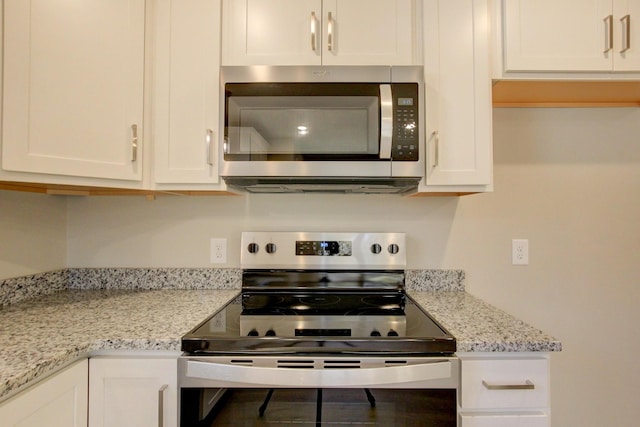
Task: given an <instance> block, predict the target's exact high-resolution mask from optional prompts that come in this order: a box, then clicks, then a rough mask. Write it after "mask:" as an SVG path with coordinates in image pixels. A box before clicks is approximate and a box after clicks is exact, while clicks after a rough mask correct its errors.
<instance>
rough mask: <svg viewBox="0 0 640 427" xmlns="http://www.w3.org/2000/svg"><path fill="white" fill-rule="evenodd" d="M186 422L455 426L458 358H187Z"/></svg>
mask: <svg viewBox="0 0 640 427" xmlns="http://www.w3.org/2000/svg"><path fill="white" fill-rule="evenodd" d="M178 366H179V371H178V381H179V387H180V394H181V402H180V420H181V426H182V427H185V426H226V425H234V426H245V425H246V426H255V425H300V426H301V425H316V426H331V425H379V426H385V427H387V426H389V427H390V426H414V425H415V426H424V425H429V426H434V427H455V426H456V408H457V403H456V395H457V394H456V388H457V384H458V378H459V365H458V360H457V359H456V358H454V357H423V358H416V357H412V358H402V357H397V356H394V357H388V358H384V357H364V358H363V357H357V356H355V357H348V356H340V357H312V356H311V357H305V356H286V355H281V356H258V357H250V356H238V357H235V356H234V357H222V356H210V357H190V356H186V357H182V358H181V359H180V360H179V363H178Z"/></svg>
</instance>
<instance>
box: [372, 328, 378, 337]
mask: <svg viewBox="0 0 640 427" xmlns="http://www.w3.org/2000/svg"><path fill="white" fill-rule="evenodd" d="M371 336H372V337H379V336H380V331H376V330H375V329H374V330H373V331H371Z"/></svg>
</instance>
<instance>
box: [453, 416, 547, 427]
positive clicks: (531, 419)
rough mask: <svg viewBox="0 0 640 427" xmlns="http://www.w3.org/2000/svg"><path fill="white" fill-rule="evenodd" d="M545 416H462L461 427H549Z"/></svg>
mask: <svg viewBox="0 0 640 427" xmlns="http://www.w3.org/2000/svg"><path fill="white" fill-rule="evenodd" d="M547 426H549V417H548V416H547V415H545V414H522V415H500V414H498V415H486V414H485V415H462V416H461V417H460V427H547Z"/></svg>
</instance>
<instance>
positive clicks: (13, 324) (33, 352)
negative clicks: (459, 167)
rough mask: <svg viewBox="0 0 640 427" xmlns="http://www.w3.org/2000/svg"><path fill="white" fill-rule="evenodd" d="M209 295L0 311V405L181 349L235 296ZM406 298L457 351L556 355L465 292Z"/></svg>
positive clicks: (69, 293)
mask: <svg viewBox="0 0 640 427" xmlns="http://www.w3.org/2000/svg"><path fill="white" fill-rule="evenodd" d="M238 292H239V291H238V290H237V289H228V290H220V289H215V290H213V289H209V290H176V289H170V290H167V289H165V290H142V291H141V290H104V289H103V290H63V291H59V292H56V293H53V294H50V295H44V296H40V297H38V298H35V299H31V300H27V301H22V302H19V303H16V304H11V305H8V306H6V307H3V308H2V309H0V325H1V328H0V399H2V397H4V396H6V395H8V394H10V393H11V392H12V391H15V390H16V389H18V388H21V387H22V386H24V385H26V384H28V383H30V382H32V381H33V380H35V379H38V378H40V377H42V376H43V375H45V374H47V373H49V372H51V371H53V370H55V369H57V368H60V367H62V366H64V365H66V364H68V363H69V362H71V361H73V360H76V359H79V358H81V357H84V356H86V355H87V354H88V353H89V352H91V351H96V350H117V349H123V350H175V351H178V350H180V339H181V337H182V336H183V335H184V334H185V333H187V332H188V331H190V330H191V329H192V328H193V327H195V326H196V325H197V324H199V323H200V322H202V321H203V320H205V319H206V318H207V317H208V316H209V315H211V314H212V313H213V312H214V311H215V310H216V309H218V308H219V307H221V306H222V305H224V303H225V302H227V301H229V300H230V299H232V298H234V297H235V296H236V295H237V294H238ZM409 294H410V295H411V296H412V297H413V298H414V299H415V300H416V302H417V303H419V304H420V305H421V306H422V307H423V308H424V309H426V310H427V311H428V312H429V313H430V314H431V315H432V317H434V319H436V320H437V321H438V322H440V324H442V326H444V327H445V328H446V329H447V330H448V331H449V332H451V333H452V334H453V335H454V336H455V337H456V340H457V347H458V351H461V352H466V351H489V352H507V351H508V352H516V351H560V350H561V343H560V342H559V341H558V340H556V339H554V338H553V337H550V336H548V335H546V334H545V333H543V332H541V331H539V330H537V329H535V328H533V327H531V326H529V325H527V324H525V323H524V322H522V321H520V320H518V319H516V318H514V317H513V316H510V315H508V314H506V313H504V312H503V311H501V310H498V309H496V308H495V307H493V306H491V305H489V304H487V303H485V302H483V301H482V300H480V299H478V298H475V297H473V296H472V295H470V294H468V293H466V292H464V291H454V292H450V291H449V292H448V291H416V290H413V291H410V292H409Z"/></svg>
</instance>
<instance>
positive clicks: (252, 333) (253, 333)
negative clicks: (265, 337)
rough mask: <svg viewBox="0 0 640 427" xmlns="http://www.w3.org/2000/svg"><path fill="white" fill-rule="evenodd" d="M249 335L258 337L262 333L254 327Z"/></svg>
mask: <svg viewBox="0 0 640 427" xmlns="http://www.w3.org/2000/svg"><path fill="white" fill-rule="evenodd" d="M247 335H249V336H250V337H257V336H258V335H260V334H259V333H258V331H256V330H255V329H252V330H250V331H249V333H248V334H247Z"/></svg>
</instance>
